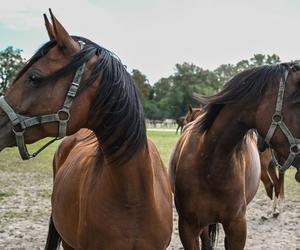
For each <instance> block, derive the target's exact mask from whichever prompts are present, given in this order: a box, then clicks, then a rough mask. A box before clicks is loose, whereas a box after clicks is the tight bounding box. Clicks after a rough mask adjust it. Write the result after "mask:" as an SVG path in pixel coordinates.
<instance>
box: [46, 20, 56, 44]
mask: <svg viewBox="0 0 300 250" xmlns="http://www.w3.org/2000/svg"><path fill="white" fill-rule="evenodd" d="M44 20H45V26H46V29H47V32H48V36H49V38H50V40H54V39H55V37H54V31H53V26H52V24H51V23H50V22H49V20H48V17H47V15H46V14H44Z"/></svg>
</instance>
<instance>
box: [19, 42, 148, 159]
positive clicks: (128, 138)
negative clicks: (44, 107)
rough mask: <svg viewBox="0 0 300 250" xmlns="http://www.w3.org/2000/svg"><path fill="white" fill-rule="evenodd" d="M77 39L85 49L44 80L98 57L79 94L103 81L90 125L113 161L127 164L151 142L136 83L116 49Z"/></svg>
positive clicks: (49, 44)
mask: <svg viewBox="0 0 300 250" xmlns="http://www.w3.org/2000/svg"><path fill="white" fill-rule="evenodd" d="M73 39H75V40H77V41H79V40H80V41H83V42H84V43H85V46H84V48H83V49H82V50H81V51H79V52H78V53H77V54H75V55H74V56H73V58H72V59H71V61H70V62H69V63H68V64H67V65H65V66H64V67H63V68H61V69H59V70H58V71H57V72H54V73H53V74H52V75H49V76H47V77H46V78H47V79H44V81H51V82H55V80H57V79H58V78H61V77H63V76H66V75H70V74H75V72H76V70H77V69H78V67H79V66H81V65H82V64H83V63H84V62H87V61H88V60H89V59H91V58H92V57H93V56H95V55H96V56H97V60H96V62H95V63H94V65H93V69H92V73H91V76H90V78H89V79H88V80H87V81H86V82H85V83H84V84H83V83H81V85H80V89H79V92H78V94H77V95H79V94H80V93H81V92H82V91H84V90H85V89H86V88H88V87H89V86H90V85H91V84H92V83H93V82H95V81H96V80H98V81H101V83H100V84H99V87H98V89H97V92H96V97H95V99H94V100H93V102H92V107H91V109H90V113H89V124H88V127H89V128H90V129H92V130H93V131H94V132H95V133H96V134H97V135H99V137H100V143H99V144H100V146H101V148H102V149H103V151H104V154H105V155H109V156H110V157H109V159H111V161H114V162H116V163H121V162H122V163H124V162H126V161H128V160H129V159H130V158H131V157H132V156H133V155H134V154H135V153H136V152H137V151H138V150H139V149H140V148H141V147H142V146H143V145H145V144H146V141H147V138H146V128H145V118H144V111H143V107H142V105H141V103H140V99H139V95H138V91H137V88H136V86H135V83H134V81H133V79H132V77H131V76H130V74H129V73H128V72H127V71H126V68H125V67H124V65H123V64H122V63H121V61H120V59H119V58H117V57H116V56H115V55H114V54H113V53H112V52H110V51H109V50H107V49H105V48H103V47H101V46H99V45H97V44H95V43H93V42H91V41H90V40H88V39H86V38H83V37H78V36H73ZM55 45H56V42H55V41H49V42H47V43H46V44H44V45H43V46H42V47H41V48H40V49H39V50H38V51H37V52H36V53H35V55H33V57H32V58H31V59H30V60H29V61H28V63H27V64H26V66H25V67H24V68H23V69H22V70H21V72H20V73H19V74H18V75H17V77H16V79H18V78H19V77H20V76H21V75H22V74H23V73H25V72H26V71H27V69H28V68H29V67H30V66H31V65H32V64H33V63H34V62H36V61H37V60H38V59H40V58H41V57H42V56H44V55H45V54H46V53H47V52H48V51H49V50H50V49H51V48H52V47H54V46H55ZM75 98H76V97H75Z"/></svg>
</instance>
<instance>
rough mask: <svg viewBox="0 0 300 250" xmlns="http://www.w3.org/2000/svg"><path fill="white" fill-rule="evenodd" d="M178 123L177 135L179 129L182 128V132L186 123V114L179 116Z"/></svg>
mask: <svg viewBox="0 0 300 250" xmlns="http://www.w3.org/2000/svg"><path fill="white" fill-rule="evenodd" d="M176 123H177V128H176V135H177V133H178V130H179V129H180V133H182V130H183V127H184V125H185V123H184V116H180V117H179V118H177V119H176Z"/></svg>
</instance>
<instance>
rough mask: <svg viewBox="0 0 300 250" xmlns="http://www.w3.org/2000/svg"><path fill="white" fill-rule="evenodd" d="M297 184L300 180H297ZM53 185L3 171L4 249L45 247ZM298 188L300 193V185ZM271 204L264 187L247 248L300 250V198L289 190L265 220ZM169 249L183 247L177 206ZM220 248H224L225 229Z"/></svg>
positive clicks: (0, 221) (251, 210)
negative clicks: (278, 209)
mask: <svg viewBox="0 0 300 250" xmlns="http://www.w3.org/2000/svg"><path fill="white" fill-rule="evenodd" d="M294 185H299V184H298V183H296V182H295V181H294ZM51 186H52V179H51V177H49V174H48V175H46V174H43V173H35V172H29V173H24V171H20V172H14V173H13V174H12V173H10V172H9V171H0V250H3V249H26V250H27V249H28V250H32V249H43V247H44V243H45V240H46V235H47V230H48V219H49V214H50V194H51ZM296 191H297V192H298V194H299V192H300V185H299V187H297V190H296ZM298 197H299V196H298ZM269 207H270V204H269V202H268V199H267V197H266V195H265V193H264V192H263V191H262V190H261V191H260V192H258V194H257V195H256V197H255V199H254V200H253V201H252V203H251V204H250V206H249V207H248V210H247V218H248V237H247V244H246V249H255V250H259V249H264V250H269V249H270V250H280V249H282V250H296V249H297V250H300V200H299V199H298V200H297V199H296V198H294V197H293V195H290V194H289V192H288V191H287V194H286V199H285V202H284V205H283V213H282V214H281V215H280V216H279V217H278V218H277V219H273V218H272V219H268V220H262V219H261V217H262V216H263V215H266V213H267V211H268V210H269ZM168 249H169V250H171V249H176V250H177V249H183V248H182V245H181V243H180V240H179V235H178V227H177V214H176V212H175V210H174V232H173V237H172V241H171V244H170V246H169V247H168ZM216 249H223V234H222V232H221V233H220V236H219V240H218V245H217V247H216Z"/></svg>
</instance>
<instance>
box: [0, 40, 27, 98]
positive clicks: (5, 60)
mask: <svg viewBox="0 0 300 250" xmlns="http://www.w3.org/2000/svg"><path fill="white" fill-rule="evenodd" d="M21 52H22V50H19V49H14V48H13V47H12V46H9V47H7V48H6V49H5V50H3V51H0V95H2V94H4V93H5V91H6V89H7V88H8V86H9V84H10V82H11V81H12V80H13V78H14V77H15V75H16V74H17V72H18V71H19V70H20V69H21V68H22V67H23V66H24V64H25V59H24V58H22V56H21Z"/></svg>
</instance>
